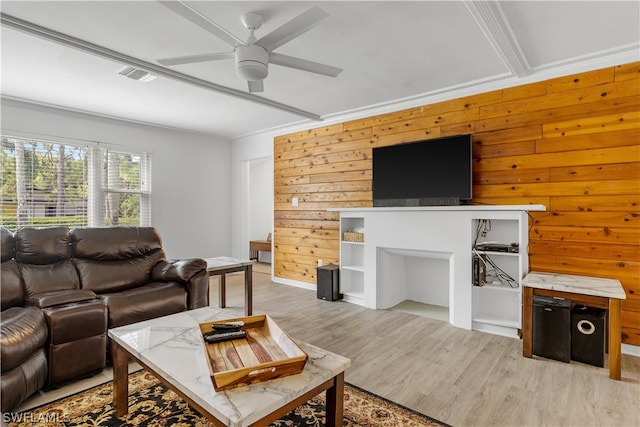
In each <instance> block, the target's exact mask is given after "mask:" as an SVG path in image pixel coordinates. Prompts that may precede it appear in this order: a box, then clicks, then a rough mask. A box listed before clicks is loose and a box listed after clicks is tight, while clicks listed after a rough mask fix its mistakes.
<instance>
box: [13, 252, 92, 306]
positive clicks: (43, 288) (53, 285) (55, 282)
mask: <svg viewBox="0 0 640 427" xmlns="http://www.w3.org/2000/svg"><path fill="white" fill-rule="evenodd" d="M19 265H20V273H22V279H23V280H24V287H25V290H26V294H27V298H28V297H31V296H33V295H36V294H40V293H43V292H53V291H63V290H69V289H79V288H80V280H79V279H78V273H77V272H76V269H75V268H74V267H73V263H72V262H71V260H68V259H67V260H63V261H59V262H56V263H53V264H44V265H40V264H23V263H20V264H19Z"/></svg>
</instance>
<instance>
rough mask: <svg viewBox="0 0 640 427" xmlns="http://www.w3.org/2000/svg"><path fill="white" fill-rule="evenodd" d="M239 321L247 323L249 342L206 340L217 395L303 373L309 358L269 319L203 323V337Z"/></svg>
mask: <svg viewBox="0 0 640 427" xmlns="http://www.w3.org/2000/svg"><path fill="white" fill-rule="evenodd" d="M239 320H242V321H243V322H244V326H243V327H242V328H241V329H243V330H245V331H247V337H246V338H241V339H235V340H229V341H222V342H217V343H208V342H206V341H205V340H204V338H203V339H202V342H203V343H204V346H205V348H206V350H207V355H208V356H209V357H207V360H208V362H209V370H210V372H211V381H212V382H213V388H214V389H215V390H216V391H220V390H228V389H230V388H234V387H238V386H240V385H246V384H252V383H256V382H260V381H265V380H270V379H273V378H277V377H282V376H285V375H293V374H299V373H300V372H302V369H303V368H304V365H305V363H307V359H308V356H307V354H306V353H305V352H304V351H302V350H301V349H300V348H299V347H298V346H297V345H296V344H295V343H294V342H293V341H292V340H291V338H289V336H288V335H287V334H286V333H285V332H284V331H283V330H282V329H280V327H279V326H278V325H277V324H276V323H275V322H274V321H273V319H271V318H270V317H269V316H267V315H257V316H249V317H237V318H234V319H225V320H216V321H214V322H206V323H201V324H200V332H201V336H203V335H204V334H205V333H208V332H211V331H212V330H213V328H212V325H214V324H218V323H226V322H236V321H239Z"/></svg>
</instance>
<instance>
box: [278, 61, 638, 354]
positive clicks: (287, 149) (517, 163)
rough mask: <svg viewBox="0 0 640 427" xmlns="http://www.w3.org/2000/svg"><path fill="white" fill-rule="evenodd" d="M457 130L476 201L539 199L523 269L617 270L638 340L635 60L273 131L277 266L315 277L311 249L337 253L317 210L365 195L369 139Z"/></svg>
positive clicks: (626, 327) (376, 142)
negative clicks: (541, 208)
mask: <svg viewBox="0 0 640 427" xmlns="http://www.w3.org/2000/svg"><path fill="white" fill-rule="evenodd" d="M466 133H471V134H473V140H474V150H473V156H474V164H473V168H474V173H473V194H474V199H473V202H474V203H477V204H535V203H539V204H543V205H545V206H546V207H547V211H546V212H533V213H532V214H531V220H530V227H531V228H530V233H529V234H530V236H529V240H530V245H529V253H530V268H531V269H535V270H540V271H550V272H558V273H568V274H582V275H592V276H598V277H611V278H617V279H620V280H621V282H622V284H623V286H624V288H625V290H626V293H627V300H626V301H624V303H623V306H622V307H623V312H622V324H623V325H622V326H623V342H625V343H628V344H634V345H640V218H639V208H638V207H639V206H640V152H639V148H640V63H632V64H626V65H621V66H616V67H611V68H605V69H602V70H597V71H592V72H586V73H582V74H578V75H572V76H567V77H562V78H555V79H552V80H547V81H543V82H539V83H533V84H528V85H524V86H519V87H513V88H507V89H504V90H496V91H494V92H488V93H483V94H479V95H474V96H469V97H465V98H460V99H454V100H451V101H445V102H440V103H437V104H431V105H424V106H422V107H417V108H412V109H408V110H404V111H398V112H395V113H391V114H384V115H380V116H375V117H368V118H365V119H361V120H355V121H350V122H346V123H341V124H336V125H330V126H326V127H319V128H316V129H310V130H308V131H304V132H298V133H295V134H291V135H284V136H279V137H276V138H275V141H274V163H275V167H274V176H275V182H274V184H275V200H274V202H275V212H274V222H275V224H274V246H275V252H274V263H275V265H274V267H275V275H276V276H277V277H281V278H285V279H291V280H295V281H302V282H308V283H312V284H315V283H316V265H317V260H318V259H322V260H323V261H324V263H325V265H326V264H329V263H335V264H338V263H339V236H338V227H339V216H338V214H337V213H335V212H326V211H325V209H326V208H328V207H370V206H372V193H371V167H372V163H371V149H372V148H373V147H379V146H386V145H392V144H397V143H400V142H407V141H417V140H422V139H429V138H436V137H440V136H446V135H455V134H466ZM292 197H298V199H299V205H298V206H297V207H292V205H291V199H292Z"/></svg>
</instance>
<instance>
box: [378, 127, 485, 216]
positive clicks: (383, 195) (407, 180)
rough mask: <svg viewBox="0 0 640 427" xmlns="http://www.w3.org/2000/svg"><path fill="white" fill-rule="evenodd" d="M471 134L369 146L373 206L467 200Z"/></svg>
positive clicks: (461, 201) (468, 199)
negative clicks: (371, 151) (375, 146)
mask: <svg viewBox="0 0 640 427" xmlns="http://www.w3.org/2000/svg"><path fill="white" fill-rule="evenodd" d="M472 162H473V159H472V154H471V135H456V136H451V137H444V138H437V139H429V140H425V141H417V142H410V143H405V144H397V145H391V146H387V147H378V148H374V149H373V206H434V205H436V206H437V205H459V204H465V203H468V202H469V201H470V200H471V197H472V180H473V179H472Z"/></svg>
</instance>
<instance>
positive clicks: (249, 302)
mask: <svg viewBox="0 0 640 427" xmlns="http://www.w3.org/2000/svg"><path fill="white" fill-rule="evenodd" d="M204 260H205V261H206V262H207V273H209V277H211V276H220V282H218V305H219V307H220V308H225V307H226V305H227V282H226V274H227V273H234V272H236V271H243V272H244V313H245V315H246V316H251V314H252V312H253V278H252V274H253V269H252V266H253V263H252V262H251V261H243V260H240V259H236V258H229V257H216V258H205V259H204Z"/></svg>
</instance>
